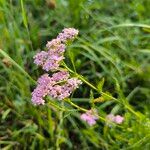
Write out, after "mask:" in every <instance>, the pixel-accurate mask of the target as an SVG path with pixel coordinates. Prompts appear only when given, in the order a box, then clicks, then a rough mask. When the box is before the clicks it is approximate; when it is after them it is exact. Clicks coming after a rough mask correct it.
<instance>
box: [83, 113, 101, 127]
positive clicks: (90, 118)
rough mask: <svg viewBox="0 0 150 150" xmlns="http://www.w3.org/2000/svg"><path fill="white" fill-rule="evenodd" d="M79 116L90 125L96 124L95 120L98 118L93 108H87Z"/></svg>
mask: <svg viewBox="0 0 150 150" xmlns="http://www.w3.org/2000/svg"><path fill="white" fill-rule="evenodd" d="M80 118H81V119H82V120H84V121H86V122H87V123H88V124H89V125H90V126H92V125H94V124H96V120H98V116H97V114H96V111H93V110H88V111H87V112H86V113H83V114H82V115H81V116H80Z"/></svg>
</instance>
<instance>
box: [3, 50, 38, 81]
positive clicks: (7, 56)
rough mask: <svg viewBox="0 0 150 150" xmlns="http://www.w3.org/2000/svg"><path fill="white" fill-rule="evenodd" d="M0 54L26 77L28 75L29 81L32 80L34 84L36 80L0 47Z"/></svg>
mask: <svg viewBox="0 0 150 150" xmlns="http://www.w3.org/2000/svg"><path fill="white" fill-rule="evenodd" d="M0 54H1V55H3V56H4V57H6V58H7V59H8V60H9V61H10V62H11V63H12V64H13V65H14V66H15V67H16V68H18V70H20V72H22V73H23V74H24V75H25V76H26V77H28V78H29V79H30V81H32V83H34V84H36V81H35V80H34V79H32V77H31V76H30V75H29V74H28V73H27V72H26V71H25V70H24V69H23V68H22V67H21V66H20V65H18V64H17V63H16V62H15V61H14V60H13V59H12V58H11V57H10V56H9V55H8V54H7V53H6V52H4V51H3V50H1V49H0Z"/></svg>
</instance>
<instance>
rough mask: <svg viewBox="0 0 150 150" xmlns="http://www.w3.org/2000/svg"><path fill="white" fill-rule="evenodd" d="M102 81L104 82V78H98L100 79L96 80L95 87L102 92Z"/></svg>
mask: <svg viewBox="0 0 150 150" xmlns="http://www.w3.org/2000/svg"><path fill="white" fill-rule="evenodd" d="M104 82H105V79H104V78H102V80H100V81H99V82H98V85H97V89H98V91H99V92H102V90H103V85H104Z"/></svg>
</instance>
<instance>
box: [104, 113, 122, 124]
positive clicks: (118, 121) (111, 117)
mask: <svg viewBox="0 0 150 150" xmlns="http://www.w3.org/2000/svg"><path fill="white" fill-rule="evenodd" d="M106 118H107V120H108V121H111V122H114V123H116V124H121V123H122V122H123V121H124V117H122V116H120V115H117V116H115V115H113V114H109V115H107V116H106Z"/></svg>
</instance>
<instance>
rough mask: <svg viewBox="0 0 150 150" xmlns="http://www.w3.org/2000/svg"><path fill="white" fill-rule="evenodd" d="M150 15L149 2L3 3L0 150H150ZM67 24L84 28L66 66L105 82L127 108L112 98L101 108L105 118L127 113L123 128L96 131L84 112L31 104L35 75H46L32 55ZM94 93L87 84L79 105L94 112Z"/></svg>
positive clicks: (79, 92) (52, 0)
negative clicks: (92, 107)
mask: <svg viewBox="0 0 150 150" xmlns="http://www.w3.org/2000/svg"><path fill="white" fill-rule="evenodd" d="M149 12H150V1H148V0H142V1H139V0H132V1H131V0H68V1H67V0H56V1H55V0H47V1H45V0H24V1H23V0H7V1H6V0H0V49H2V51H3V52H0V58H1V59H0V149H3V150H7V149H15V150H17V149H18V150H20V149H24V150H26V149H31V150H34V149H40V150H44V149H45V150H47V149H56V148H57V149H89V150H90V149H102V150H105V149H106V150H117V149H118V150H119V149H136V150H138V149H139V150H141V149H144V150H149V149H150V142H149V141H150V119H149V118H150V90H149V88H150V87H149V85H150V67H149V63H150V44H149V43H150V25H149V24H150V18H149V17H150V16H149ZM64 27H74V28H77V29H79V31H80V35H79V38H78V39H77V40H76V41H75V42H74V43H73V45H71V46H70V47H68V50H67V53H66V56H67V58H71V59H66V62H67V63H68V64H69V66H70V67H71V68H73V65H74V66H75V69H76V70H77V72H78V73H80V74H81V75H83V76H85V77H86V78H87V79H88V80H89V81H90V82H91V83H93V84H94V85H95V86H97V85H98V83H99V81H102V79H105V82H104V87H103V90H104V91H105V92H109V93H111V94H112V95H113V96H114V97H116V98H118V99H119V100H120V101H123V103H124V105H119V104H118V103H116V102H113V101H106V102H103V103H97V104H96V106H95V107H96V108H97V110H98V112H99V114H100V115H102V116H105V115H106V114H108V113H110V112H113V113H115V114H121V115H123V116H124V117H125V121H124V123H123V125H121V126H120V127H118V126H108V125H106V124H105V123H104V122H102V121H98V123H97V125H96V126H94V127H89V126H87V125H86V124H85V123H84V122H82V121H80V119H79V113H80V112H69V113H68V112H62V111H59V110H57V109H56V108H55V107H53V106H52V105H50V104H46V105H45V106H40V107H35V106H33V105H32V104H31V91H32V90H33V88H34V87H35V84H34V83H33V82H32V80H31V79H30V78H28V74H29V75H30V76H31V77H32V78H33V79H35V80H37V78H38V77H39V76H40V75H41V74H42V73H43V72H42V70H40V69H39V68H38V67H37V66H36V65H35V64H33V58H32V57H33V55H34V54H35V53H36V52H37V51H39V49H44V48H45V44H46V42H47V41H48V40H51V39H52V38H55V37H56V36H57V34H58V33H59V32H60V31H61V30H62V29H63V28H64ZM3 54H4V55H5V57H4V55H3ZM6 54H8V56H9V57H8V56H6ZM12 59H13V60H14V61H15V62H13V61H12ZM70 60H72V61H70ZM72 63H73V65H72ZM17 64H18V65H19V66H17ZM23 70H24V71H25V72H24V71H23ZM27 73H28V74H27ZM89 93H90V88H89V87H88V86H87V85H85V84H83V85H82V86H81V87H80V89H79V90H77V91H76V92H75V93H74V95H73V97H74V98H72V100H73V101H74V102H75V103H76V104H78V105H80V106H83V107H85V108H89V106H90V105H91V103H90V99H89V97H90V94H89ZM93 95H94V97H95V98H97V97H99V96H100V95H98V94H97V93H96V92H94V91H93ZM55 103H56V105H57V106H59V105H60V103H58V102H55ZM127 104H130V105H131V106H132V110H134V111H135V112H136V114H134V113H133V112H132V111H129V109H127V108H126V107H127ZM65 106H66V107H68V108H70V109H73V108H72V107H71V106H69V105H67V104H65Z"/></svg>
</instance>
